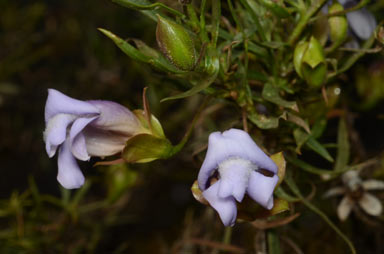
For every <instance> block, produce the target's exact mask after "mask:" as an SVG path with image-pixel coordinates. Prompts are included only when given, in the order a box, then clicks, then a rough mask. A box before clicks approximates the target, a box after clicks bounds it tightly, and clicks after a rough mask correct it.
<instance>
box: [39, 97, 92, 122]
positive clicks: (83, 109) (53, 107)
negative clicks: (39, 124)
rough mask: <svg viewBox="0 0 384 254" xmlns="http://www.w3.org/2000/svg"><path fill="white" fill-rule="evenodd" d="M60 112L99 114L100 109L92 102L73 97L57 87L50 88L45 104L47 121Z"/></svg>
mask: <svg viewBox="0 0 384 254" xmlns="http://www.w3.org/2000/svg"><path fill="white" fill-rule="evenodd" d="M60 113H64V114H72V115H77V116H79V115H89V114H98V113H99V110H98V109H97V108H96V107H95V106H93V105H92V104H91V103H88V102H85V101H80V100H76V99H73V98H71V97H68V96H66V95H65V94H63V93H61V92H59V91H57V90H55V89H48V98H47V103H46V104H45V121H46V122H47V121H48V120H49V119H51V118H52V117H53V116H55V115H57V114H60Z"/></svg>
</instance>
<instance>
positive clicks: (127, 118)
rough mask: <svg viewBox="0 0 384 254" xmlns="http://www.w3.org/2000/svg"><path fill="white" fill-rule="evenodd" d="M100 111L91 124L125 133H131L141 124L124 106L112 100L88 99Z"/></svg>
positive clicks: (138, 128) (136, 130)
mask: <svg viewBox="0 0 384 254" xmlns="http://www.w3.org/2000/svg"><path fill="white" fill-rule="evenodd" d="M88 103H90V104H92V105H93V106H95V107H96V108H97V109H98V110H99V111H100V116H99V117H98V118H97V120H95V121H94V122H92V124H91V125H92V126H94V127H96V128H100V129H105V130H109V131H114V132H120V133H123V134H125V135H133V134H135V133H137V132H138V131H140V129H141V126H140V124H139V121H138V119H137V118H136V116H135V115H134V114H133V113H132V112H131V111H130V110H129V109H127V108H126V107H124V106H122V105H120V104H118V103H115V102H112V101H100V100H95V101H88Z"/></svg>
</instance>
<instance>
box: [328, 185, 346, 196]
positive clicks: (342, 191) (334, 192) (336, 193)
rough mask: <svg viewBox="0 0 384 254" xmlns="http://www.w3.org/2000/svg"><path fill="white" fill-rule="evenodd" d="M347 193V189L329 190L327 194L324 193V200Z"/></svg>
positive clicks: (336, 188)
mask: <svg viewBox="0 0 384 254" xmlns="http://www.w3.org/2000/svg"><path fill="white" fill-rule="evenodd" d="M346 192H347V189H346V188H345V187H334V188H332V189H329V190H328V191H327V192H325V193H324V195H323V198H331V197H336V196H340V195H343V194H345V193H346Z"/></svg>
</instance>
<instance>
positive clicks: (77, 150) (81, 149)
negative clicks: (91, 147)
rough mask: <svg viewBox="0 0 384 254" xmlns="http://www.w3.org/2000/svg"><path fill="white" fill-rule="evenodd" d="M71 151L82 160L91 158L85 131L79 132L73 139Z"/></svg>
mask: <svg viewBox="0 0 384 254" xmlns="http://www.w3.org/2000/svg"><path fill="white" fill-rule="evenodd" d="M71 151H72V154H73V156H75V157H76V159H78V160H81V161H87V160H89V159H90V158H91V156H89V154H88V152H87V145H86V141H85V136H84V134H83V133H81V132H80V133H79V134H77V136H76V137H75V138H74V139H73V140H72V143H71Z"/></svg>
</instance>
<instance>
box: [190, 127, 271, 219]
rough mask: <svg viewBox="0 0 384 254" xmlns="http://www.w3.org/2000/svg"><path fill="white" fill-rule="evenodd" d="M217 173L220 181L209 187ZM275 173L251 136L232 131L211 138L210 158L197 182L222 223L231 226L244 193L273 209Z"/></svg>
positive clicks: (208, 154) (205, 161)
mask: <svg viewBox="0 0 384 254" xmlns="http://www.w3.org/2000/svg"><path fill="white" fill-rule="evenodd" d="M260 170H267V171H269V172H270V173H271V175H273V176H271V177H270V176H266V175H264V174H262V173H260ZM216 172H217V173H218V181H217V182H215V183H213V184H212V185H210V178H211V177H212V176H213V175H214V174H215V173H216ZM276 173H277V166H276V164H275V163H274V162H273V161H272V160H271V159H270V158H269V157H268V156H267V155H266V154H265V153H264V152H263V151H262V150H261V149H260V148H259V147H258V146H257V145H256V143H255V142H254V141H253V140H252V138H251V137H250V136H249V134H248V133H246V132H245V131H242V130H238V129H230V130H227V131H224V132H223V133H220V132H214V133H211V135H210V136H209V141H208V151H207V155H206V157H205V160H204V162H203V165H202V166H201V169H200V172H199V176H198V179H197V181H198V185H199V188H200V190H201V191H202V192H203V196H204V198H205V199H206V200H207V201H208V202H209V204H210V205H211V206H212V207H213V208H214V209H215V210H216V211H217V212H218V213H219V216H220V218H221V220H222V222H223V224H224V225H225V226H232V225H233V224H234V223H235V221H236V217H237V208H236V201H237V202H241V201H242V200H243V198H244V195H245V194H248V196H249V197H251V198H252V199H253V200H255V201H256V202H257V203H259V204H260V205H261V206H263V207H264V208H266V209H271V208H272V207H273V190H274V188H275V186H276V184H277V182H278V180H279V178H278V176H277V175H276Z"/></svg>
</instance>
